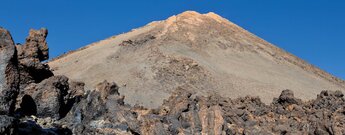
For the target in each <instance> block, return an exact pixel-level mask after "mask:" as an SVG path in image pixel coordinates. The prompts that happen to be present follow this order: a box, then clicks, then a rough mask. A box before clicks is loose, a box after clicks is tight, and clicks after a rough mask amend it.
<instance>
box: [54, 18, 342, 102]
mask: <svg viewBox="0 0 345 135" xmlns="http://www.w3.org/2000/svg"><path fill="white" fill-rule="evenodd" d="M48 64H49V65H50V67H51V68H52V69H53V70H54V74H56V75H66V76H67V77H69V78H70V79H72V80H74V81H83V82H85V83H86V88H88V89H93V88H94V86H95V85H96V84H97V83H99V82H102V81H103V80H108V81H115V82H116V83H117V84H118V85H119V86H120V88H119V91H120V93H121V94H123V95H125V97H126V98H125V102H127V103H130V104H132V105H133V104H139V105H144V106H146V107H157V106H158V105H161V104H162V102H163V100H164V99H167V98H168V97H169V95H170V94H171V92H172V91H174V90H176V89H184V90H189V91H193V92H195V93H197V94H207V93H217V94H220V95H223V96H225V97H231V98H235V97H240V96H242V97H243V96H246V95H251V96H259V97H260V98H261V99H262V101H263V102H265V103H270V102H272V100H273V97H277V96H279V94H280V93H281V91H282V90H284V89H290V90H292V91H294V92H295V94H296V97H298V98H302V99H305V100H308V99H311V98H314V97H315V96H316V95H317V94H318V93H320V92H321V91H322V90H344V88H345V83H344V82H343V81H342V80H340V79H337V78H336V77H334V76H332V75H330V74H328V73H326V72H324V71H322V70H320V69H319V68H317V67H314V66H313V65H311V64H308V63H306V62H305V61H303V60H301V59H299V58H297V57H296V56H294V55H292V54H290V53H288V52H285V51H284V50H282V49H280V48H278V47H276V46H274V45H272V44H270V43H268V42H266V41H264V40H262V39H260V38H258V37H257V36H255V35H253V34H251V33H250V32H248V31H246V30H244V29H243V28H241V27H239V26H237V25H236V24H234V23H232V22H230V21H228V20H227V19H224V18H222V17H220V16H219V15H217V14H215V13H207V14H200V13H197V12H194V11H187V12H184V13H182V14H179V15H176V16H172V17H170V18H168V19H167V20H164V21H156V22H152V23H149V24H148V25H146V26H144V27H141V28H138V29H134V30H132V31H131V32H128V33H125V34H121V35H118V36H113V37H110V38H108V39H105V40H102V41H99V42H97V43H93V44H91V45H88V46H86V47H84V48H82V49H79V50H77V51H73V52H71V53H68V54H66V55H63V56H60V57H58V58H56V59H54V60H52V61H50V62H49V63H48ZM138 95H140V96H138Z"/></svg>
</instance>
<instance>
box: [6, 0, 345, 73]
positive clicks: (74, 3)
mask: <svg viewBox="0 0 345 135" xmlns="http://www.w3.org/2000/svg"><path fill="white" fill-rule="evenodd" d="M186 10H195V11H198V12H201V13H206V12H210V11H212V12H215V13H217V14H219V15H221V16H223V17H225V18H227V19H229V20H230V21H232V22H234V23H236V24H238V25H240V26H242V27H244V28H245V29H247V30H249V31H251V32H252V33H254V34H256V35H258V36H259V37H261V38H263V39H265V40H267V41H269V42H271V43H273V44H275V45H277V46H279V47H281V48H283V49H285V50H287V51H289V52H291V53H293V54H295V55H297V56H299V57H300V58H302V59H304V60H306V61H308V62H310V63H312V64H314V65H316V66H318V67H320V68H321V69H324V70H326V71H328V72H330V73H332V74H334V75H336V76H338V77H341V78H343V79H345V1H344V0H332V1H330V0H313V1H311V0H308V1H304V2H302V1H301V0H279V1H278V0H123V1H120V0H97V1H96V0H94V1H91V0H56V1H54V2H53V1H52V0H2V1H1V6H0V13H1V15H0V26H2V27H4V28H6V29H8V30H10V31H11V33H12V36H13V37H14V39H15V42H24V39H25V37H26V36H27V33H28V30H29V29H30V28H36V29H37V28H40V27H46V28H48V30H49V36H48V39H47V40H48V43H49V46H50V56H51V57H56V56H58V55H60V54H62V53H64V52H67V51H69V50H74V49H77V48H80V47H82V46H84V45H87V44H89V43H92V42H95V41H98V40H102V39H104V38H107V37H110V36H112V35H117V34H119V33H123V32H127V31H129V30H131V29H133V28H137V27H140V26H143V25H145V24H147V23H149V22H151V21H155V20H163V19H166V18H167V17H169V16H172V15H174V14H178V13H181V12H183V11H186Z"/></svg>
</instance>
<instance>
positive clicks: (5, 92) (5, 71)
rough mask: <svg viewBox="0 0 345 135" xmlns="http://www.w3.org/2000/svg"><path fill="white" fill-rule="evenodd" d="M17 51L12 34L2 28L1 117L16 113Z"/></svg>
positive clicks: (0, 47)
mask: <svg viewBox="0 0 345 135" xmlns="http://www.w3.org/2000/svg"><path fill="white" fill-rule="evenodd" d="M16 56H17V55H16V49H15V46H14V42H13V39H12V37H11V34H10V33H9V32H8V31H7V30H5V29H3V28H1V27H0V115H4V114H11V113H13V111H14V104H15V98H16V96H17V94H18V91H19V87H18V83H19V75H18V62H17V57H16Z"/></svg>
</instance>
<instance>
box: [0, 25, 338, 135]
mask: <svg viewBox="0 0 345 135" xmlns="http://www.w3.org/2000/svg"><path fill="white" fill-rule="evenodd" d="M47 34H48V32H47V30H46V29H41V30H31V31H30V34H29V36H28V37H27V39H26V43H25V44H23V45H15V44H14V42H13V40H12V37H11V35H10V33H9V32H8V31H7V30H5V29H3V28H0V134H26V135H30V134H34V135H37V134H53V135H54V134H83V135H84V134H147V135H151V134H157V135H163V134H215V135H218V134H320V135H324V134H336V135H341V134H345V99H344V95H343V93H341V92H340V91H323V92H321V93H320V94H319V95H317V98H316V99H314V100H310V101H302V100H301V99H297V98H295V97H294V94H293V92H292V91H290V90H284V91H283V92H282V93H281V95H280V96H279V97H278V98H276V99H274V100H273V102H272V103H271V104H270V105H266V104H264V103H262V102H261V101H260V99H259V98H257V97H243V98H237V99H230V98H225V97H221V96H219V95H216V94H215V95H209V96H207V97H205V96H198V95H197V94H195V93H192V92H189V91H188V89H185V88H178V89H177V90H176V91H175V92H174V93H173V94H172V95H171V96H170V98H169V99H167V100H165V102H164V103H163V104H162V105H161V106H160V107H158V108H156V109H147V108H144V107H140V106H130V105H127V104H125V103H124V98H125V97H124V96H121V94H120V93H119V92H118V89H119V87H118V86H117V85H116V84H115V83H109V82H107V81H104V82H101V83H99V84H98V85H97V86H95V89H94V90H85V89H84V83H82V82H72V81H70V80H69V79H68V78H67V77H65V76H54V75H53V73H52V72H51V71H50V69H49V66H48V65H47V64H45V63H42V61H45V60H47V59H48V46H47V43H46V40H45V38H46V36H47ZM137 96H138V97H140V95H137Z"/></svg>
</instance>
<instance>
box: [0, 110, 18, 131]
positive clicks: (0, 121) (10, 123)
mask: <svg viewBox="0 0 345 135" xmlns="http://www.w3.org/2000/svg"><path fill="white" fill-rule="evenodd" d="M17 122H18V121H17V120H16V119H15V118H13V117H9V116H6V115H0V134H2V135H4V134H6V135H10V134H14V133H15V132H16V131H15V128H16V124H17Z"/></svg>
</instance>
